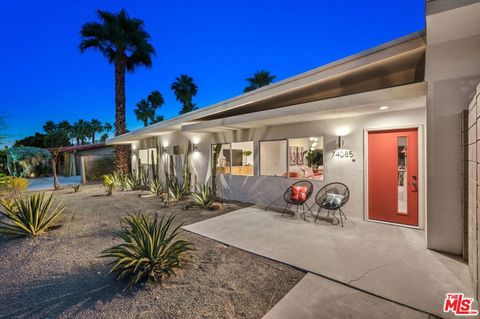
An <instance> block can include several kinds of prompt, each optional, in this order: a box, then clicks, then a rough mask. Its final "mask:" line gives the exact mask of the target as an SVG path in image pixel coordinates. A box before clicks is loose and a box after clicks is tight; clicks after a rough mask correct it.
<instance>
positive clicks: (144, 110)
mask: <svg viewBox="0 0 480 319" xmlns="http://www.w3.org/2000/svg"><path fill="white" fill-rule="evenodd" d="M133 113H135V115H136V116H137V120H139V121H142V122H143V126H144V127H147V126H148V120H149V119H151V118H153V117H154V116H155V110H154V109H153V108H152V107H151V105H150V103H148V102H147V101H146V100H145V99H141V100H140V102H138V103H137V108H136V109H135V110H133Z"/></svg>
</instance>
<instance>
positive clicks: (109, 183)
mask: <svg viewBox="0 0 480 319" xmlns="http://www.w3.org/2000/svg"><path fill="white" fill-rule="evenodd" d="M103 187H105V189H106V191H107V195H112V194H113V190H114V189H115V183H114V181H113V176H112V174H107V175H103Z"/></svg>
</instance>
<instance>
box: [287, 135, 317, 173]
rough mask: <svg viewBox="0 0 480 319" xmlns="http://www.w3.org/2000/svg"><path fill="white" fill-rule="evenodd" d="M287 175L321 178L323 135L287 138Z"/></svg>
mask: <svg viewBox="0 0 480 319" xmlns="http://www.w3.org/2000/svg"><path fill="white" fill-rule="evenodd" d="M288 177H290V178H303V179H316V180H323V178H324V171H323V137H306V138H294V139H289V140H288Z"/></svg>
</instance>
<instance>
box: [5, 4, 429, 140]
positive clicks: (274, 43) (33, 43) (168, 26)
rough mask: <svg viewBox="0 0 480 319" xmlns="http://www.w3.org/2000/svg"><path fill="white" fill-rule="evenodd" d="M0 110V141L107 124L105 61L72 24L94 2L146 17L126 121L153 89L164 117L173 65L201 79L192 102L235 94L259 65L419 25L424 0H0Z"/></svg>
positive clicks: (303, 66) (284, 65) (329, 56)
mask: <svg viewBox="0 0 480 319" xmlns="http://www.w3.org/2000/svg"><path fill="white" fill-rule="evenodd" d="M1 5H2V10H1V11H0V37H1V39H2V47H1V50H0V57H1V61H2V67H1V71H0V74H1V76H0V113H3V114H5V115H6V116H7V118H6V122H7V126H8V128H7V131H6V132H5V133H7V134H8V135H9V137H8V140H9V141H11V142H12V141H14V140H16V139H18V138H22V137H24V136H26V135H31V134H33V133H34V132H36V131H41V130H42V125H43V123H44V122H45V121H47V120H54V121H61V120H69V121H72V122H73V121H75V120H77V119H79V118H84V119H86V120H90V119H91V118H98V119H100V120H101V121H108V122H113V119H114V78H113V66H112V65H109V64H108V63H107V62H106V60H105V59H104V58H103V56H102V55H101V54H99V53H98V52H95V51H91V52H87V53H86V54H80V52H79V50H78V44H79V42H80V36H79V31H80V28H81V26H82V24H83V23H85V22H88V21H94V20H96V10H97V9H101V10H108V11H118V10H120V9H122V8H125V9H126V10H127V11H128V12H129V14H130V16H132V17H137V18H141V19H143V20H144V21H145V29H146V30H147V31H148V32H149V33H150V34H151V36H152V44H153V46H154V47H155V49H156V52H157V54H156V57H154V59H153V67H152V68H151V69H144V68H141V69H138V70H137V71H136V72H135V73H133V74H128V75H127V84H126V92H127V127H128V129H130V130H133V129H136V128H139V127H141V126H142V124H141V123H140V122H138V121H137V120H136V118H135V116H134V114H133V109H134V108H135V104H136V103H137V102H138V101H139V100H140V99H141V98H144V97H146V96H147V95H148V94H149V92H151V91H152V90H159V91H160V92H161V93H162V94H163V96H164V99H165V104H164V105H163V106H162V108H161V109H159V110H158V111H157V114H163V115H164V116H165V117H166V118H171V117H174V116H176V115H177V114H178V112H179V110H180V104H179V103H178V102H177V101H176V100H175V97H174V95H173V93H172V92H171V90H170V85H171V83H172V82H173V81H174V80H175V77H177V76H178V75H180V74H181V73H186V74H188V75H190V76H192V77H193V78H194V80H195V82H196V83H197V85H198V87H199V92H198V95H197V97H196V98H195V99H194V102H196V103H197V105H198V106H199V107H204V106H208V105H210V104H212V103H215V102H218V101H221V100H223V99H226V98H229V97H232V96H235V95H238V94H240V93H242V91H243V88H244V87H245V86H246V82H245V78H246V77H249V76H250V75H251V74H253V73H254V72H255V71H257V70H260V69H266V70H269V71H271V72H272V73H273V74H275V75H276V76H277V80H281V79H284V78H287V77H290V76H292V75H295V74H297V73H301V72H304V71H307V70H309V69H312V68H315V67H318V66H321V65H323V64H325V63H328V62H331V61H334V60H337V59H339V58H342V57H345V56H348V55H351V54H353V53H356V52H359V51H362V50H365V49H368V48H370V47H373V46H376V45H379V44H381V43H384V42H387V41H390V40H393V39H395V38H397V37H400V36H403V35H406V34H409V33H412V32H415V31H419V30H422V29H424V27H425V17H424V15H425V13H424V10H425V9H424V6H425V1H424V0H403V1H378V0H363V1H359V0H356V1H355V0H336V1H320V0H316V1H315V0H310V1H306V0H295V1H278V0H268V1H267V0H265V1H262V0H257V1H250V0H242V1H224V0H223V1H207V0H205V1H181V2H180V1H158V0H156V1H119V0H107V1H76V2H73V1H56V0H55V1H54V0H51V1H6V0H2V1H1Z"/></svg>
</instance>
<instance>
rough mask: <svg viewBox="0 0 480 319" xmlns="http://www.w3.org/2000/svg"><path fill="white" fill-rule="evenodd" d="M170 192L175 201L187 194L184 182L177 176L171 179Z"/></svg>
mask: <svg viewBox="0 0 480 319" xmlns="http://www.w3.org/2000/svg"><path fill="white" fill-rule="evenodd" d="M168 194H169V196H170V198H171V199H172V200H174V201H179V200H181V199H182V197H183V195H185V189H184V187H183V184H182V183H180V181H179V180H178V179H177V178H172V179H170V182H169V184H168Z"/></svg>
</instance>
